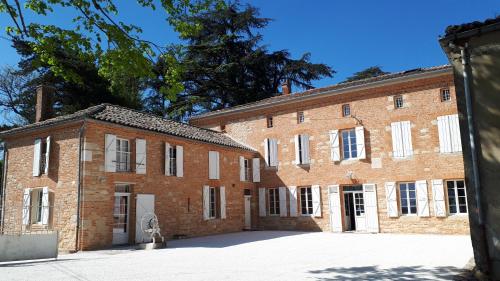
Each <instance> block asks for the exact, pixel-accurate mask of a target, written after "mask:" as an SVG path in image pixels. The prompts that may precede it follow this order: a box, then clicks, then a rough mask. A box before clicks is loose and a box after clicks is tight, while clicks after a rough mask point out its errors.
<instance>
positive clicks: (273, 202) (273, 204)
mask: <svg viewBox="0 0 500 281" xmlns="http://www.w3.org/2000/svg"><path fill="white" fill-rule="evenodd" d="M268 192H269V214H270V215H279V214H280V200H279V189H277V188H269V189H268Z"/></svg>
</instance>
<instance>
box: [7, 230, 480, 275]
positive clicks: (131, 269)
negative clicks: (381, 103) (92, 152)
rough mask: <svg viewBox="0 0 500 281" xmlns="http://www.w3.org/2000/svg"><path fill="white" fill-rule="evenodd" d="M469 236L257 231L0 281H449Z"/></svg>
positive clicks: (25, 271) (127, 252)
mask: <svg viewBox="0 0 500 281" xmlns="http://www.w3.org/2000/svg"><path fill="white" fill-rule="evenodd" d="M471 257H472V248H471V243H470V238H469V237H468V236H449V235H402V234H349V233H344V234H333V233H321V232H316V233H305V232H284V231H255V232H241V233H232V234H224V235H214V236H208V237H201V238H192V239H185V240H177V241H170V242H169V247H168V248H167V249H161V250H153V251H144V250H142V251H141V250H132V249H125V248H123V249H114V250H103V251H92V252H80V253H76V254H68V255H61V256H60V257H59V259H58V260H57V261H42V262H23V263H8V264H0V280H28V279H31V280H451V279H453V276H455V275H456V274H457V273H459V272H460V271H461V268H463V267H464V266H465V265H466V264H467V262H468V261H469V259H470V258H471Z"/></svg>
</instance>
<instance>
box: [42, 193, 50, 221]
mask: <svg viewBox="0 0 500 281" xmlns="http://www.w3.org/2000/svg"><path fill="white" fill-rule="evenodd" d="M49 215H50V205H49V188H48V187H44V188H43V189H42V224H43V225H48V224H49Z"/></svg>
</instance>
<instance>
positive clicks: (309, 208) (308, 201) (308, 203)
mask: <svg viewBox="0 0 500 281" xmlns="http://www.w3.org/2000/svg"><path fill="white" fill-rule="evenodd" d="M304 191H305V193H304ZM303 195H304V196H303ZM303 197H304V199H305V200H302V199H303ZM299 201H300V215H301V216H304V217H310V216H313V215H314V208H313V202H312V186H301V187H299ZM304 202H305V206H304ZM304 208H305V210H306V212H305V213H304Z"/></svg>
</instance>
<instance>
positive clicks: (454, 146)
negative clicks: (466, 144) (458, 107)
mask: <svg viewBox="0 0 500 281" xmlns="http://www.w3.org/2000/svg"><path fill="white" fill-rule="evenodd" d="M437 120H438V133H439V151H440V152H441V153H453V152H461V151H462V141H461V140H460V126H459V123H458V114H453V115H445V116H439V117H438V119H437Z"/></svg>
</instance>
